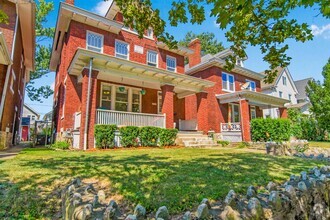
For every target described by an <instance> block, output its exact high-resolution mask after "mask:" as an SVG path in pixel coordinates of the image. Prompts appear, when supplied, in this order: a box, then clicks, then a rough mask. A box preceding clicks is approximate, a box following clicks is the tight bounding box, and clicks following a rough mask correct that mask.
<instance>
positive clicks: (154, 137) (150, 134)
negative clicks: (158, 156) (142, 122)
mask: <svg viewBox="0 0 330 220" xmlns="http://www.w3.org/2000/svg"><path fill="white" fill-rule="evenodd" d="M160 132H161V128H158V127H150V126H147V127H142V128H141V130H140V141H141V145H142V146H143V147H155V146H157V144H158V139H159V134H160Z"/></svg>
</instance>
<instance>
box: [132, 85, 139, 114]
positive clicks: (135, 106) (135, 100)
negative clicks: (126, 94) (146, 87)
mask: <svg viewBox="0 0 330 220" xmlns="http://www.w3.org/2000/svg"><path fill="white" fill-rule="evenodd" d="M132 93H133V94H132V112H140V111H141V109H140V103H141V102H140V101H141V94H140V91H139V90H136V89H132Z"/></svg>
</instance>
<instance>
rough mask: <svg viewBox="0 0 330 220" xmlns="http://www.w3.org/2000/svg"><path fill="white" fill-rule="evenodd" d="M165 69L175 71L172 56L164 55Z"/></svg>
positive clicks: (174, 61)
mask: <svg viewBox="0 0 330 220" xmlns="http://www.w3.org/2000/svg"><path fill="white" fill-rule="evenodd" d="M166 69H167V70H168V71H172V72H176V59H175V58H174V57H170V56H166Z"/></svg>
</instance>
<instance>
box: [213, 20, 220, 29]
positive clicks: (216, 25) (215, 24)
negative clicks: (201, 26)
mask: <svg viewBox="0 0 330 220" xmlns="http://www.w3.org/2000/svg"><path fill="white" fill-rule="evenodd" d="M213 24H214V26H215V27H216V28H219V27H220V24H219V23H217V20H214V21H213Z"/></svg>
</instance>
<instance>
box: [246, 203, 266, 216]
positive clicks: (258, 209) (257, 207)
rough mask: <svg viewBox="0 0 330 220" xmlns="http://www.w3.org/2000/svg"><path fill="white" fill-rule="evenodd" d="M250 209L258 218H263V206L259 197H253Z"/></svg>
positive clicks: (249, 204)
mask: <svg viewBox="0 0 330 220" xmlns="http://www.w3.org/2000/svg"><path fill="white" fill-rule="evenodd" d="M247 207H248V210H249V211H250V212H251V214H252V216H253V217H254V218H256V219H261V218H262V215H263V214H262V212H263V210H262V206H261V203H260V201H259V200H258V199H257V198H251V199H250V200H249V202H248V206H247Z"/></svg>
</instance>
